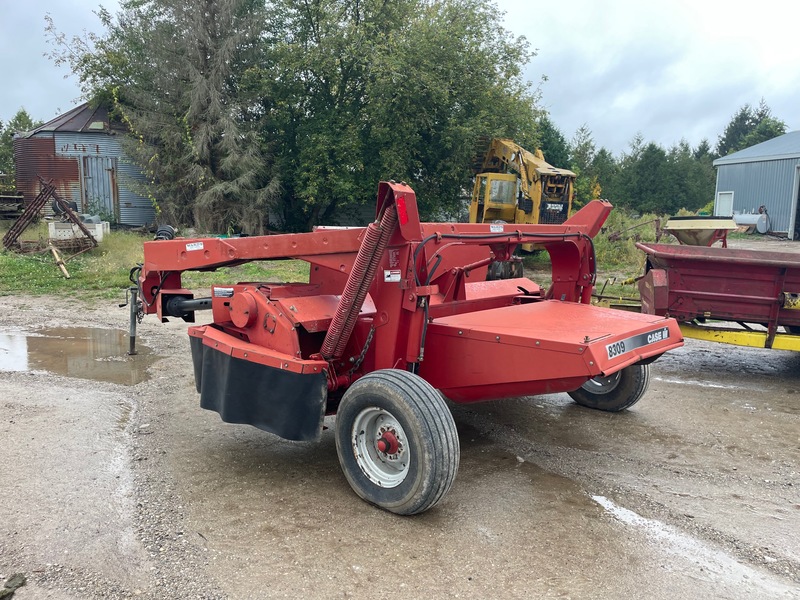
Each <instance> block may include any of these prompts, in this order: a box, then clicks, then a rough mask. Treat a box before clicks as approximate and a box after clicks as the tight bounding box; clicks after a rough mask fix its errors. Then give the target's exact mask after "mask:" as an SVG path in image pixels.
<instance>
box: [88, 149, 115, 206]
mask: <svg viewBox="0 0 800 600" xmlns="http://www.w3.org/2000/svg"><path fill="white" fill-rule="evenodd" d="M115 162H116V159H115V158H109V157H107V156H84V157H83V206H82V210H83V212H85V213H88V214H93V215H99V216H101V217H102V218H103V220H105V221H116V220H117V215H118V214H119V198H118V196H117V181H116V177H115V175H114V174H115V172H116V169H115V167H116V165H115Z"/></svg>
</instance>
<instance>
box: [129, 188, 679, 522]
mask: <svg viewBox="0 0 800 600" xmlns="http://www.w3.org/2000/svg"><path fill="white" fill-rule="evenodd" d="M610 210H611V205H610V204H608V203H607V202H604V201H593V202H591V203H590V204H589V205H587V206H586V207H585V208H583V209H582V210H581V211H580V212H578V213H577V214H575V215H574V216H573V217H572V218H571V219H569V220H568V221H566V222H565V223H562V224H560V225H520V224H517V225H506V224H460V223H420V221H419V215H418V212H417V203H416V196H415V194H414V192H413V191H412V190H411V188H410V187H408V186H406V185H404V184H397V183H394V182H388V183H387V182H384V183H381V184H380V186H379V189H378V202H377V213H376V214H377V218H376V220H375V222H373V223H372V224H370V225H369V226H368V227H366V228H351V229H337V228H319V229H317V230H316V231H314V232H312V233H303V234H286V235H274V236H262V237H243V238H235V239H220V238H200V239H183V238H178V239H173V240H163V241H153V242H146V243H145V245H144V263H143V265H142V266H141V269H140V271H139V274H138V290H137V292H138V294H139V296H140V299H141V302H142V304H141V307H142V309H143V310H144V312H146V313H156V314H157V315H158V316H159V317H161V318H162V319H166V318H167V317H179V318H183V319H184V320H186V321H188V322H194V313H195V311H196V310H200V309H210V310H211V314H212V322H211V323H209V324H207V325H195V326H191V327H190V328H189V336H190V340H191V349H192V358H193V362H194V372H195V381H196V384H197V390H198V391H199V393H200V403H201V406H202V407H204V408H207V409H211V410H215V411H217V412H218V413H219V414H220V416H221V417H222V419H223V420H224V421H227V422H231V423H248V424H250V425H254V426H255V427H258V428H260V429H263V430H266V431H269V432H271V433H274V434H277V435H279V436H281V437H283V438H286V439H290V440H312V439H316V438H318V436H319V435H320V432H321V430H322V423H323V417H324V416H325V415H326V414H328V415H331V414H336V425H335V436H336V449H337V452H338V455H339V461H340V463H341V466H342V469H343V471H344V474H345V476H346V478H347V480H348V482H349V483H350V485H351V486H352V488H353V489H354V490H355V492H356V493H357V494H358V495H359V496H360V497H361V498H363V499H364V500H366V501H368V502H371V503H373V504H376V505H378V506H380V507H382V508H384V509H386V510H389V511H391V512H394V513H398V514H414V513H420V512H423V511H425V510H427V509H429V508H431V507H432V506H434V505H435V504H437V503H438V502H439V501H440V500H441V499H442V498H443V497H444V495H445V494H446V493H447V491H448V489H449V488H450V487H451V485H452V483H453V480H454V479H455V476H456V472H457V470H458V463H459V443H458V436H457V433H456V426H455V423H454V421H453V417H452V415H451V413H450V411H449V409H448V406H447V403H446V401H445V400H444V399H443V397H442V395H443V396H444V397H446V398H448V399H450V400H451V401H453V402H456V403H464V402H478V401H482V400H490V399H498V398H507V397H513V396H526V395H532V394H546V393H555V392H568V393H569V394H570V396H572V398H573V399H574V400H575V401H576V402H578V403H579V404H582V405H584V406H588V407H592V408H597V409H601V410H608V411H619V410H623V409H625V408H628V407H629V406H631V405H632V404H633V403H635V402H636V401H637V400H639V398H640V397H641V396H642V394H643V393H644V391H645V389H646V388H647V384H648V375H649V366H648V365H649V363H650V362H652V361H653V360H655V359H656V358H657V357H658V356H660V355H661V354H662V353H664V352H665V351H667V350H670V349H672V348H676V347H678V346H680V345H682V343H683V340H682V336H681V332H680V329H679V327H678V325H677V323H676V322H675V321H674V320H672V319H669V318H664V317H660V316H656V315H644V314H638V313H630V312H624V311H616V310H611V309H605V308H601V307H597V306H593V305H591V304H590V298H591V293H592V287H593V284H594V280H595V257H594V252H593V246H592V237H593V236H594V235H595V234H596V233H597V232H598V231H599V229H600V226H601V225H602V224H603V222H604V221H605V219H606V217H607V216H608V214H609V212H610ZM522 243H536V244H541V245H542V246H544V247H545V248H546V249H547V250H548V252H549V254H550V258H551V263H552V270H553V283H552V285H551V286H550V287H549V289H547V290H543V289H541V288H540V287H539V286H538V285H536V284H535V283H534V282H533V281H530V280H529V279H525V278H518V279H507V280H498V281H485V279H486V270H487V265H489V263H490V262H492V260H496V259H497V260H510V258H511V256H512V253H513V251H514V249H515V247H516V246H517V245H518V244H522ZM280 258H294V259H301V260H304V261H307V262H308V263H310V276H309V281H308V283H275V282H246V283H237V284H232V285H222V286H220V285H216V286H213V287H212V290H211V297H210V298H197V299H195V298H193V295H192V292H190V291H189V290H186V289H183V288H182V287H181V272H183V271H192V270H194V271H207V270H213V269H216V268H218V267H222V266H231V265H237V264H241V263H244V262H247V261H254V260H266V259H280ZM136 304H137V303H136V302H134V305H136Z"/></svg>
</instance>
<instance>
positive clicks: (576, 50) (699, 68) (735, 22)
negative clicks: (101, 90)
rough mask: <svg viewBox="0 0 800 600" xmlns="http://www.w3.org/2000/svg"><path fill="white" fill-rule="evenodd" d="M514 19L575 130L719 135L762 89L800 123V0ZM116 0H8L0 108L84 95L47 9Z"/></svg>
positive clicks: (58, 105)
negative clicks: (50, 27)
mask: <svg viewBox="0 0 800 600" xmlns="http://www.w3.org/2000/svg"><path fill="white" fill-rule="evenodd" d="M497 1H498V4H499V6H500V9H501V10H503V11H505V12H506V13H507V14H506V21H505V23H506V27H507V28H508V29H509V30H511V31H512V32H514V33H515V34H517V35H525V36H526V37H527V38H528V40H529V41H530V42H531V45H532V46H533V47H534V48H537V49H538V56H537V57H536V58H534V59H533V61H532V62H531V63H530V64H529V65H528V66H527V67H526V70H525V72H526V75H527V77H528V78H529V79H531V80H532V81H534V82H536V83H538V82H539V81H540V80H541V79H542V76H546V77H547V81H546V82H544V83H542V84H541V89H542V104H543V105H544V107H545V108H546V109H547V110H549V112H550V114H551V117H552V119H553V122H554V123H555V124H556V125H557V126H558V127H559V128H560V129H561V130H562V132H563V133H564V135H565V136H566V137H567V139H570V138H572V136H573V135H574V133H575V131H576V129H577V128H578V127H580V126H581V125H583V124H586V125H587V126H588V127H589V129H591V131H592V133H593V136H594V140H595V144H596V145H597V146H598V147H600V146H605V147H606V148H608V149H609V150H611V151H612V152H614V153H615V154H619V153H620V152H622V151H624V150H625V149H626V148H627V147H628V144H629V142H630V140H631V139H632V138H633V137H634V136H635V135H636V133H637V132H641V133H642V135H643V136H644V137H645V140H646V141H655V142H657V143H659V144H661V145H662V146H665V147H669V146H671V145H672V144H675V143H677V142H678V141H679V140H680V139H681V138H684V139H686V140H687V141H688V142H689V143H690V144H691V145H692V146H696V145H697V144H698V143H699V142H700V140H701V139H703V138H708V139H709V141H710V142H711V144H712V146H713V145H714V144H716V141H717V137H718V136H719V134H720V133H721V132H722V130H723V129H724V128H725V125H727V123H728V122H729V121H730V118H731V116H732V115H733V114H734V113H735V112H736V110H738V109H739V107H741V106H742V105H744V104H745V103H750V104H752V105H757V104H758V102H759V100H760V99H761V98H762V97H763V98H764V99H765V100H766V102H767V104H768V105H769V106H770V107H771V108H772V110H773V114H774V116H776V117H778V118H780V119H783V120H784V121H785V122H786V124H787V125H788V126H789V130H790V131H791V130H795V129H800V34H798V27H800V4H798V3H797V2H795V1H793V0H761V1H760V2H755V3H754V2H742V1H741V0H728V1H727V2H722V1H709V0H692V1H690V0H669V1H655V0H651V1H643V0H605V1H599V0H560V1H551V2H540V1H536V0H497ZM99 4H103V5H104V6H106V7H107V8H109V9H113V8H114V7H116V6H117V2H116V1H115V0H111V1H108V0H106V1H100V0H25V1H22V2H18V1H16V0H0V61H2V62H1V63H0V67H2V70H0V77H1V79H0V81H2V82H3V88H2V89H1V90H0V120H2V121H4V122H5V121H8V120H9V119H10V118H11V117H12V116H13V115H14V114H15V113H16V112H17V110H18V109H19V108H20V107H25V109H27V111H28V112H29V113H30V115H31V116H32V117H33V118H34V119H40V120H43V121H47V120H49V119H51V118H52V117H54V116H56V115H57V114H59V113H60V112H64V111H67V110H69V109H70V108H72V107H73V106H74V105H75V104H77V103H79V102H80V99H79V96H80V90H79V89H78V85H77V81H76V80H75V78H73V77H70V78H68V79H64V75H65V74H66V72H65V70H64V69H59V68H56V67H55V66H53V65H52V63H51V62H50V61H49V60H48V59H47V58H45V57H44V56H43V53H44V52H46V51H48V49H49V48H50V47H49V46H48V44H47V43H46V40H45V35H44V26H45V22H44V16H45V14H46V13H48V12H49V13H50V14H51V15H52V17H53V19H54V20H55V22H56V25H57V27H58V28H59V29H60V30H61V31H63V32H64V33H66V34H67V35H69V36H71V35H74V34H79V33H80V32H81V31H82V30H83V29H88V30H90V31H99V21H98V19H97V17H96V16H95V15H94V14H93V12H92V11H93V10H95V9H96V8H97V6H98V5H99Z"/></svg>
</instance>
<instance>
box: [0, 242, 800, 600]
mask: <svg viewBox="0 0 800 600" xmlns="http://www.w3.org/2000/svg"><path fill="white" fill-rule="evenodd" d="M792 249H794V248H792ZM798 250H800V248H798ZM0 311H2V314H3V315H4V316H3V320H2V323H0V334H5V335H6V339H20V338H27V339H28V340H29V343H30V344H31V346H29V352H31V348H32V347H33V340H34V339H35V338H37V337H41V336H42V335H44V334H42V333H37V331H40V330H41V329H42V328H47V329H48V330H49V331H50V332H51V334H49V335H54V334H52V332H53V331H58V328H71V329H74V328H92V329H100V330H114V331H116V332H117V335H119V336H121V337H120V339H123V340H124V339H125V338H124V333H123V332H124V331H125V330H126V328H127V319H128V313H127V309H123V308H118V307H117V304H116V303H112V302H109V303H105V304H101V303H95V304H91V305H89V304H86V303H83V302H81V301H78V300H76V301H70V300H65V299H63V298H32V297H20V296H5V297H0ZM185 329H186V326H185V324H183V323H179V322H172V323H169V324H160V323H158V322H157V320H156V319H155V318H153V317H148V318H146V319H145V321H144V323H143V324H142V325H141V326H140V343H141V344H143V345H145V346H147V348H149V353H144V354H140V355H138V356H136V357H127V356H125V354H124V351H123V352H119V353H118V355H117V356H113V357H111V358H105V359H100V358H97V357H96V356H91V355H89V356H88V357H84V358H81V357H79V356H71V354H70V352H69V351H68V350H63V349H62V350H61V351H59V350H57V349H56V350H54V349H50V350H48V352H49V354H47V357H46V358H45V359H43V360H44V361H45V362H44V363H43V364H52V365H53V369H42V368H39V367H37V366H36V363H35V361H33V362H32V363H31V364H29V365H28V368H27V370H18V371H10V372H2V371H0V457H2V469H0V583H2V581H5V579H6V578H8V577H10V576H11V575H12V574H14V573H24V574H25V575H26V577H27V584H26V585H25V586H24V587H21V588H19V589H18V590H17V592H16V594H15V599H16V598H19V600H28V599H40V598H44V599H58V600H62V599H63V600H73V599H75V600H77V599H81V600H83V599H94V598H147V599H153V600H155V599H165V598H229V599H246V598H298V597H304V598H337V597H340V598H380V597H386V596H389V595H390V594H391V595H393V596H394V597H400V598H410V599H413V598H656V599H659V598H675V597H685V598H701V597H704V598H800V353H790V352H780V351H770V350H758V349H745V348H739V347H734V346H723V345H716V344H712V343H704V342H698V341H694V340H688V341H687V344H686V346H685V347H684V348H682V349H680V350H677V351H674V352H671V353H669V354H667V355H665V356H664V357H662V358H661V359H659V360H658V361H657V362H655V363H654V364H653V365H652V379H651V385H650V390H649V392H648V394H647V395H646V396H645V398H644V399H643V400H642V401H641V402H639V403H638V404H637V405H636V406H634V407H633V408H632V409H631V410H630V411H628V412H626V413H621V414H605V413H600V412H596V411H592V410H589V409H585V408H582V407H579V406H577V405H575V404H573V403H572V402H571V401H570V399H569V397H568V396H567V395H566V394H557V395H551V396H538V397H531V398H518V399H511V400H505V401H499V402H490V403H484V404H478V405H471V406H466V407H465V406H455V405H453V406H452V410H453V413H454V416H455V420H456V423H457V425H458V429H459V435H460V441H461V452H462V459H461V466H460V470H459V475H458V478H457V479H456V482H455V484H454V486H453V488H452V490H451V492H450V494H449V495H448V496H447V497H446V498H445V500H444V501H443V502H442V503H441V504H440V505H438V506H437V507H435V508H434V509H432V510H431V511H429V512H427V513H425V514H423V515H420V516H417V517H398V516H395V515H392V514H389V513H386V512H383V511H381V510H378V509H376V508H373V507H371V506H369V505H367V504H365V503H364V502H362V501H360V500H359V499H358V498H357V497H356V496H355V494H354V493H353V492H352V491H351V489H350V488H349V486H348V484H347V482H346V481H345V479H344V476H343V475H342V474H341V471H340V469H339V465H338V461H337V458H336V451H335V445H334V439H333V433H332V431H331V430H327V431H325V432H324V433H323V435H322V439H321V441H320V442H318V443H293V442H287V441H284V440H281V439H279V438H277V437H275V436H272V435H269V434H266V433H264V432H262V431H259V430H257V429H255V428H252V427H248V426H237V425H230V424H226V423H223V422H222V421H221V420H220V419H219V417H218V415H217V414H216V413H213V412H208V411H204V410H202V409H201V408H200V407H199V399H198V394H197V393H196V391H195V388H194V381H193V371H192V366H191V357H190V353H189V344H188V338H187V336H186V333H185ZM62 331H63V330H62ZM64 335H66V334H64ZM2 351H3V349H2V348H0V352H2ZM37 352H39V350H37ZM42 352H44V351H43V350H42ZM59 352H60V354H59ZM47 361H49V363H48V362H47ZM98 362H101V363H102V364H103V369H102V370H103V371H106V370H107V369H110V368H111V366H112V363H113V365H116V366H117V367H119V366H120V365H121V366H122V367H127V368H133V367H135V368H137V369H140V370H141V369H146V373H147V375H148V377H149V378H148V379H146V380H144V381H139V382H138V383H136V381H138V380H139V377H132V378H131V379H130V380H128V381H126V380H125V377H124V376H123V377H121V378H120V377H116V376H115V377H111V378H110V379H111V381H102V380H101V379H102V377H99V376H95V375H92V374H91V373H93V372H94V371H92V370H91V368H92V366H93V363H98ZM73 363H74V364H73ZM95 366H96V365H95ZM87 369H89V371H87ZM134 370H135V369H134ZM123 371H125V369H124V368H123ZM87 372H89V373H90V374H89V377H90V378H89V379H84V378H80V377H75V376H74V375H75V374H80V373H84V374H85V373H87ZM137 372H139V371H137ZM329 425H330V423H329Z"/></svg>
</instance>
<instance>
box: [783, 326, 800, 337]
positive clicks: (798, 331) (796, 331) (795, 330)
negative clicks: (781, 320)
mask: <svg viewBox="0 0 800 600" xmlns="http://www.w3.org/2000/svg"><path fill="white" fill-rule="evenodd" d="M783 328H784V329H785V330H786V333H791V334H792V335H800V325H784V326H783Z"/></svg>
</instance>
